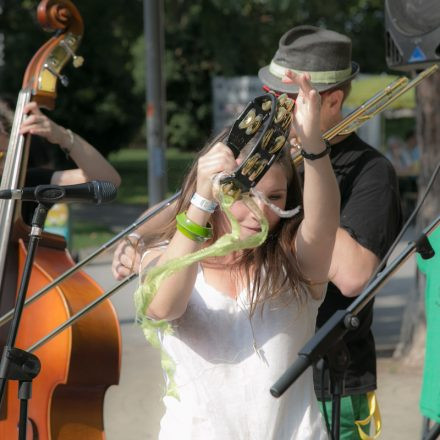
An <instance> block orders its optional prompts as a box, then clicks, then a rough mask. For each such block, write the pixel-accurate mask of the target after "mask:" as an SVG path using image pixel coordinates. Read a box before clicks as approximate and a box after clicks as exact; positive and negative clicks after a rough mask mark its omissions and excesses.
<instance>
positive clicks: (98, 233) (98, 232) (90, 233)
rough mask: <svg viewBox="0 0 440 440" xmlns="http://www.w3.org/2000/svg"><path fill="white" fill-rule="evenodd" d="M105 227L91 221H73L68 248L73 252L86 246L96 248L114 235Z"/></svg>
mask: <svg viewBox="0 0 440 440" xmlns="http://www.w3.org/2000/svg"><path fill="white" fill-rule="evenodd" d="M114 235H115V234H114V233H113V232H112V231H111V230H110V229H109V228H107V227H105V226H102V225H99V224H96V223H93V222H75V223H74V224H73V225H72V238H71V242H70V248H71V250H73V251H74V252H77V251H79V250H81V249H86V248H98V247H99V246H101V245H102V244H104V243H105V242H107V241H109V240H110V239H111V238H113V237H114Z"/></svg>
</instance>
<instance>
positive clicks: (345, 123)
mask: <svg viewBox="0 0 440 440" xmlns="http://www.w3.org/2000/svg"><path fill="white" fill-rule="evenodd" d="M438 69H439V66H438V65H436V64H434V65H432V66H430V67H429V68H427V69H425V70H423V71H422V72H420V73H419V74H418V75H417V76H416V77H414V78H413V79H412V80H409V79H408V78H406V77H401V78H398V79H396V80H395V81H393V82H392V83H391V84H389V85H388V86H387V87H385V88H384V89H383V90H381V91H380V92H378V93H377V94H376V95H374V96H373V97H372V98H370V99H368V100H367V101H366V102H365V103H363V104H362V105H361V106H360V107H358V108H357V109H356V110H354V111H353V112H352V113H350V114H349V115H348V116H346V117H345V118H344V119H343V120H342V121H341V122H339V123H338V124H336V125H335V126H334V127H333V128H331V129H330V130H328V131H326V132H325V133H324V134H323V138H324V139H326V140H330V139H332V138H334V137H335V136H337V135H345V134H349V133H351V132H353V131H355V130H356V129H357V128H359V127H360V126H361V125H362V124H364V123H365V122H367V121H368V120H370V119H371V118H373V117H374V116H375V115H377V114H379V113H380V112H381V111H383V110H384V109H385V108H387V107H388V106H389V105H390V104H391V103H392V102H394V101H395V100H396V99H397V98H399V97H400V96H401V95H403V94H404V93H405V92H407V91H408V90H409V89H411V88H412V87H415V86H416V85H418V84H419V83H420V82H421V81H423V80H424V79H425V78H427V77H428V76H430V75H432V74H433V73H434V72H436V71H437V70H438ZM293 162H294V164H295V166H298V165H300V163H301V162H302V156H301V155H300V154H298V155H296V156H295V157H294V159H293ZM180 195H181V190H180V191H178V192H177V193H175V194H174V195H173V196H171V197H169V198H168V199H166V200H164V201H163V202H161V203H160V204H158V205H157V206H155V207H154V208H152V209H151V210H150V211H148V212H146V213H145V214H144V215H143V216H141V217H140V218H139V219H138V220H136V221H135V222H133V223H132V224H131V225H129V226H128V227H127V228H125V229H124V230H122V231H121V232H120V233H119V234H117V235H116V236H115V237H113V238H112V239H110V240H109V241H108V242H107V243H104V244H103V245H101V246H100V247H99V248H98V249H97V250H96V251H94V252H93V253H92V254H91V255H89V256H88V257H86V258H85V259H83V260H82V261H80V262H78V263H77V264H76V265H75V266H73V267H72V268H70V269H69V270H68V271H66V272H65V273H64V274H62V275H60V276H59V277H58V278H56V279H55V280H53V281H52V282H51V283H49V284H48V285H47V286H45V287H44V288H43V289H41V290H39V291H38V292H36V293H35V294H34V295H33V296H32V297H31V298H29V299H27V300H26V302H25V303H24V307H26V306H28V305H30V304H32V303H33V302H35V301H36V300H37V299H38V298H40V297H42V296H43V295H45V294H46V293H48V292H49V291H50V290H52V289H53V288H55V287H56V286H57V285H58V284H60V283H61V282H63V281H64V280H65V279H66V278H68V277H69V276H71V275H73V274H74V273H75V272H77V271H78V270H79V269H81V268H82V267H83V266H85V265H86V264H88V263H89V262H90V261H92V260H94V259H95V258H96V257H98V256H99V255H101V254H102V253H103V252H105V251H107V250H108V249H110V248H111V247H112V246H113V245H114V244H115V243H117V242H118V241H119V240H121V239H122V238H125V237H126V236H128V235H129V234H130V233H131V232H133V231H134V230H136V229H137V228H138V227H139V226H141V225H142V224H143V223H145V222H147V221H148V220H149V219H150V218H152V217H154V216H155V215H156V214H158V213H159V212H161V211H162V210H164V209H165V208H166V207H168V206H170V205H171V204H172V203H174V201H176V200H177V199H178V198H179V197H180ZM136 277H137V274H136V273H132V274H130V275H129V276H127V277H126V278H124V279H123V280H122V281H120V282H119V283H117V284H116V285H115V286H114V287H112V288H111V289H110V290H108V291H107V292H104V293H103V294H102V295H101V296H99V297H98V298H96V299H95V300H94V301H92V302H91V303H90V304H89V305H88V306H86V307H85V308H84V309H83V310H81V311H80V312H78V313H77V314H75V315H73V316H71V317H70V318H69V319H68V320H67V321H66V322H64V323H63V324H61V325H60V326H58V327H56V328H55V329H54V330H53V331H52V332H50V333H49V334H48V335H47V336H45V337H44V338H43V339H41V340H40V341H38V342H36V343H35V344H34V345H32V346H31V347H29V348H28V350H27V351H29V352H33V351H35V350H36V349H38V348H39V347H40V346H42V345H44V344H45V343H46V342H48V341H49V340H51V339H52V338H54V337H55V336H56V335H58V334H59V333H61V332H62V331H63V330H65V329H66V328H68V327H69V326H71V325H72V324H73V323H74V322H75V321H77V320H78V319H80V318H81V317H82V316H84V315H85V314H86V313H88V312H89V311H91V310H93V309H94V308H95V307H96V306H97V305H99V304H100V303H101V302H103V301H104V300H106V299H107V298H109V297H110V296H111V295H113V294H114V293H116V292H117V291H118V290H119V289H120V288H122V287H123V286H125V285H126V284H128V283H129V282H130V281H132V280H133V279H134V278H136ZM13 313H14V309H12V310H10V311H9V312H7V313H5V314H4V315H3V316H2V317H0V327H1V326H3V325H4V324H6V323H7V322H9V321H10V320H11V319H12V316H13Z"/></svg>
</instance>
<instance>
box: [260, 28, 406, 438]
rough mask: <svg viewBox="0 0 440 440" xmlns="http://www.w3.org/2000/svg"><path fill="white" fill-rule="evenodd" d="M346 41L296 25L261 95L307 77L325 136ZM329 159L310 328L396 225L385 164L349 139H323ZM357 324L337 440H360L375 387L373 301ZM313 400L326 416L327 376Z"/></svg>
mask: <svg viewBox="0 0 440 440" xmlns="http://www.w3.org/2000/svg"><path fill="white" fill-rule="evenodd" d="M351 49H352V44H351V40H350V38H349V37H347V36H346V35H342V34H340V33H337V32H334V31H331V30H327V29H324V28H320V27H315V26H307V25H303V26H297V27H294V28H292V29H290V30H289V31H287V32H286V33H285V34H284V35H283V36H282V37H281V38H280V41H279V46H278V50H277V52H276V53H275V55H274V57H273V59H272V60H271V62H270V64H269V65H267V66H264V67H263V68H262V69H260V71H259V74H258V76H259V78H260V80H261V81H262V83H263V85H264V86H265V87H266V89H268V90H272V91H274V92H276V93H287V94H288V95H290V96H291V97H294V98H295V97H296V96H297V93H298V87H297V85H296V84H295V83H294V82H292V83H291V84H289V83H286V81H283V77H284V75H285V72H286V71H287V70H293V71H294V72H307V73H309V74H310V76H311V82H312V86H313V87H315V88H316V89H317V90H318V91H319V92H320V94H321V121H320V129H321V132H322V133H325V132H326V131H327V130H329V129H330V128H332V127H334V126H335V125H336V124H337V123H338V122H340V121H341V120H342V119H343V116H342V106H343V103H344V100H345V99H346V97H347V96H348V94H349V93H350V90H351V81H352V79H353V78H355V76H356V75H357V74H358V72H359V70H360V69H359V65H358V64H357V63H355V62H353V61H352V59H351ZM330 143H331V152H330V160H331V163H332V166H333V169H334V171H335V175H336V178H337V180H338V184H339V189H340V192H341V212H340V226H339V228H338V231H337V234H336V242H335V247H334V250H333V256H332V261H331V266H330V271H329V278H330V283H329V286H328V289H327V293H326V296H325V299H324V302H323V304H322V305H321V306H320V308H319V312H318V317H317V327H318V328H319V327H321V326H323V325H324V324H325V322H326V321H327V320H328V319H329V318H330V317H331V316H332V315H333V314H334V313H335V312H336V311H337V310H338V309H346V308H347V307H348V306H349V305H350V304H351V303H352V302H353V301H354V299H355V298H356V296H357V295H359V294H360V293H361V292H362V289H363V288H364V286H365V285H366V283H367V281H368V280H369V278H370V277H371V275H372V274H373V272H374V270H375V269H376V267H377V266H378V264H379V262H380V260H381V259H382V258H383V257H384V256H385V254H386V252H387V251H388V249H389V247H390V245H391V244H392V243H393V241H394V239H395V237H396V236H397V234H398V232H399V230H400V228H401V222H402V215H401V208H400V201H399V188H398V182H397V178H396V173H395V170H394V169H393V166H392V164H391V163H390V162H389V160H387V159H386V158H385V157H384V156H383V155H382V154H381V153H380V152H379V151H378V150H377V149H375V148H373V147H371V146H370V145H368V144H366V143H365V142H363V141H362V140H361V139H360V138H359V137H358V136H357V134H356V133H352V134H348V135H338V136H336V137H334V138H333V139H331V140H330ZM358 317H359V319H360V326H359V328H358V329H357V330H356V331H352V332H348V333H347V334H346V335H345V336H344V338H343V340H342V341H341V342H340V343H339V344H338V346H337V347H335V348H334V349H335V351H336V352H338V353H344V355H348V356H349V364H348V367H347V369H346V372H345V391H344V395H343V398H342V402H341V417H340V438H341V440H349V439H350V440H354V439H356V440H357V439H360V438H361V437H360V436H361V434H360V433H359V432H358V429H357V427H356V425H355V421H356V420H361V419H365V418H366V417H367V416H368V415H369V408H368V396H367V394H368V393H369V392H373V391H374V390H375V389H376V387H377V384H376V352H375V343H374V338H373V334H372V332H371V324H372V320H373V301H371V302H370V303H369V304H368V305H367V306H366V307H365V308H364V309H363V310H362V311H361V312H360V313H359V315H358ZM314 375H315V391H316V393H317V397H318V399H321V400H322V396H324V400H325V405H326V408H327V410H328V413H329V414H331V399H330V398H331V394H330V384H329V376H328V374H327V373H326V374H325V376H324V381H323V383H322V380H321V377H322V375H321V371H319V370H318V369H317V368H315V370H314Z"/></svg>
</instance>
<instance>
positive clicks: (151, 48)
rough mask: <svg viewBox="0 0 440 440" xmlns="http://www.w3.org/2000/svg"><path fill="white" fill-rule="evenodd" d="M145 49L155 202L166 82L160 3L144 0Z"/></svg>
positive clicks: (162, 176)
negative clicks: (164, 78)
mask: <svg viewBox="0 0 440 440" xmlns="http://www.w3.org/2000/svg"><path fill="white" fill-rule="evenodd" d="M144 36H145V50H146V57H145V59H146V79H145V81H146V104H147V108H146V123H147V148H148V155H149V160H148V202H149V205H150V206H152V205H155V204H156V203H159V202H160V201H162V200H163V199H164V198H165V192H166V184H167V178H166V177H167V176H166V167H165V136H164V127H165V85H164V81H163V77H164V75H163V58H164V57H163V53H164V36H163V2H162V1H161V0H144Z"/></svg>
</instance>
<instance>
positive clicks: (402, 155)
mask: <svg viewBox="0 0 440 440" xmlns="http://www.w3.org/2000/svg"><path fill="white" fill-rule="evenodd" d="M387 147H388V148H387V151H386V153H385V156H386V157H387V158H388V159H389V160H390V162H391V163H392V164H393V166H394V168H395V170H396V172H397V175H399V176H405V175H407V174H408V173H409V172H410V170H411V163H412V159H411V154H410V152H409V151H408V148H407V146H406V144H405V143H404V142H403V140H402V138H400V137H399V136H390V137H389V138H388V141H387Z"/></svg>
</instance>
